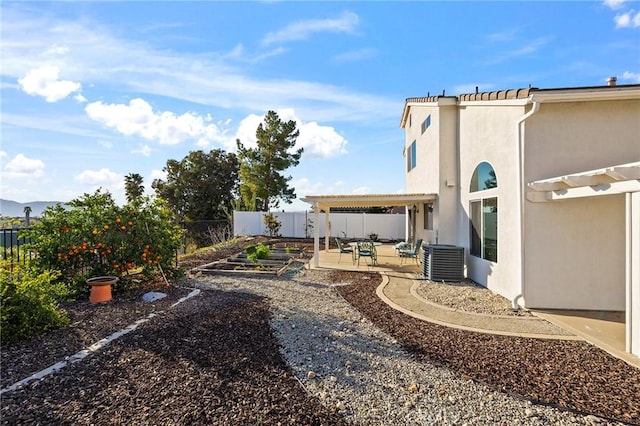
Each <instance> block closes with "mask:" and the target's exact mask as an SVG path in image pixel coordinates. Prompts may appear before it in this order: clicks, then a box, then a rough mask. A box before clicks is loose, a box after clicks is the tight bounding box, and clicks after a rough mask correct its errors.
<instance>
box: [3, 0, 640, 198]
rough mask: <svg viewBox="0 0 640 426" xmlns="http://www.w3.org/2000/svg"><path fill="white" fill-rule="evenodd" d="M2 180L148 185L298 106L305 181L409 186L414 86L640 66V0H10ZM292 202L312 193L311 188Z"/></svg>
mask: <svg viewBox="0 0 640 426" xmlns="http://www.w3.org/2000/svg"><path fill="white" fill-rule="evenodd" d="M0 13H1V18H0V19H1V40H0V47H1V58H0V59H1V66H0V70H1V71H0V72H1V76H0V96H1V100H0V108H1V114H0V124H1V126H2V127H1V129H0V130H1V134H0V137H1V146H0V161H1V165H0V173H1V176H0V177H1V181H0V190H1V195H0V197H2V198H5V199H11V200H15V201H19V202H28V201H36V200H44V201H52V200H55V201H68V200H70V199H72V198H75V197H77V196H79V195H82V194H83V193H87V192H93V191H94V190H95V189H96V188H98V187H102V188H104V189H107V190H109V191H110V192H111V193H112V194H113V195H114V197H115V198H116V200H117V201H118V202H120V203H122V202H124V189H123V180H124V176H125V175H126V174H128V173H139V174H140V175H142V176H143V177H144V180H145V182H144V183H145V186H146V187H147V189H148V192H151V182H152V181H153V179H154V178H157V177H162V168H163V167H164V165H165V164H166V161H167V160H168V159H176V160H180V159H182V158H184V157H185V156H186V155H187V154H188V152H189V151H193V150H198V149H202V150H205V151H208V150H210V149H214V148H222V149H226V150H231V151H234V150H235V140H236V138H239V139H240V140H241V141H242V142H243V143H244V144H245V145H251V144H253V143H255V129H256V127H257V125H258V123H259V122H260V120H261V119H262V117H263V116H264V114H265V113H266V112H267V111H268V110H275V111H277V112H278V114H279V115H280V117H281V118H283V119H286V120H288V119H295V120H296V121H297V123H298V128H299V129H300V137H299V139H298V146H303V147H304V148H305V152H304V154H303V157H302V160H301V162H300V165H299V166H297V167H295V168H293V169H291V170H289V171H287V173H288V174H290V175H291V176H293V179H292V181H291V183H292V185H293V186H294V187H295V189H296V192H297V195H298V197H301V196H304V195H305V194H351V193H397V192H404V185H405V183H404V158H403V155H402V150H403V144H404V133H403V130H402V129H400V127H399V123H400V116H401V113H402V108H403V105H404V100H405V99H406V98H408V97H417V96H426V95H427V93H428V92H430V93H431V94H437V93H442V91H443V90H445V91H446V93H447V94H448V95H454V94H460V93H468V92H472V91H474V90H475V86H479V89H480V90H481V91H491V90H501V89H509V88H519V87H527V86H528V85H529V84H531V85H532V86H534V87H539V88H552V87H573V86H593V85H604V84H606V83H605V82H606V79H607V77H609V76H617V77H618V84H637V83H640V2H637V1H620V0H616V1H614V0H609V1H606V2H596V1H589V2H573V1H572V2H482V1H477V2H427V1H425V2H391V1H388V2H386V1H385V2H382V1H379V2H364V1H354V2H340V1H331V2H285V1H267V2H231V1H228V2H213V1H198V2H186V1H181V2H177V1H176V2H171V1H164V2H147V1H130V2H111V1H105V2H89V1H82V2H73V1H64V2H62V1H59V2H30V1H20V2H11V1H6V0H5V1H3V2H2V3H1V6H0ZM284 207H285V209H287V210H303V209H305V208H307V207H308V205H306V204H305V203H302V202H301V201H299V200H298V201H296V202H294V204H292V205H288V206H284Z"/></svg>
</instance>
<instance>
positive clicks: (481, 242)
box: [469, 162, 498, 262]
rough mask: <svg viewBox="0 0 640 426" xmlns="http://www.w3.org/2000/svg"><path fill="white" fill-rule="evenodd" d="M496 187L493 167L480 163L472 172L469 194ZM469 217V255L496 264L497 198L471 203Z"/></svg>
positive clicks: (485, 198)
mask: <svg viewBox="0 0 640 426" xmlns="http://www.w3.org/2000/svg"><path fill="white" fill-rule="evenodd" d="M497 186H498V181H497V179H496V174H495V171H494V170H493V167H491V165H490V164H489V163H486V162H483V163H480V164H479V165H478V167H476V170H475V171H474V172H473V176H472V178H471V187H470V189H469V190H470V192H481V191H486V190H488V189H492V188H496V187H497ZM489 194H490V193H489ZM478 195H480V196H481V195H482V194H478ZM469 216H470V218H469V221H470V226H469V228H470V234H471V235H470V240H471V250H470V252H471V255H472V256H476V257H481V258H482V259H486V260H489V261H491V262H497V261H498V198H497V197H482V196H481V197H480V199H478V200H473V201H471V206H470V215H469Z"/></svg>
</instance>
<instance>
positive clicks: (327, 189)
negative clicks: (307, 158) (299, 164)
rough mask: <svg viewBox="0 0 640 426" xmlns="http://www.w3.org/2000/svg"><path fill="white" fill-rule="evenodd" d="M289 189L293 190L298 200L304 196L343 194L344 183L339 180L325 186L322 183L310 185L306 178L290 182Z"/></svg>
mask: <svg viewBox="0 0 640 426" xmlns="http://www.w3.org/2000/svg"><path fill="white" fill-rule="evenodd" d="M291 187H293V188H295V190H296V195H297V196H298V198H300V197H304V196H305V195H321V194H342V193H343V192H344V182H343V181H340V180H338V181H336V182H334V183H332V184H325V183H324V182H314V183H311V181H310V180H309V179H307V178H300V179H294V180H292V181H291Z"/></svg>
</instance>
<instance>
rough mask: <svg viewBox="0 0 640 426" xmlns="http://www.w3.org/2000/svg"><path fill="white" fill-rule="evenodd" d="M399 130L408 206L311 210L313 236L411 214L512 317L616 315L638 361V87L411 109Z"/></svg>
mask: <svg viewBox="0 0 640 426" xmlns="http://www.w3.org/2000/svg"><path fill="white" fill-rule="evenodd" d="M400 126H401V128H403V129H404V131H405V141H404V149H403V154H404V157H405V161H406V193H405V194H371V195H364V196H354V195H317V196H306V197H305V198H304V199H303V200H305V201H307V202H309V203H311V204H312V205H313V206H314V209H315V211H316V223H319V221H318V220H319V212H320V211H321V210H324V211H325V223H326V226H325V230H328V229H329V228H330V227H329V211H330V209H331V208H332V207H336V206H367V205H382V206H389V205H396V206H405V207H406V210H407V213H408V214H407V221H408V223H407V228H406V229H407V238H408V239H410V240H413V241H415V240H417V239H423V240H424V242H425V243H426V244H447V245H454V246H459V247H463V248H464V251H465V265H464V268H465V274H466V276H467V277H468V278H470V279H472V280H473V281H475V282H476V283H479V284H481V285H483V286H486V287H488V288H489V289H491V290H493V291H494V292H496V293H498V294H500V295H502V296H504V297H506V298H508V299H510V300H511V301H512V302H513V304H514V306H516V305H520V306H524V307H527V308H530V309H565V310H587V311H600V312H602V311H612V312H621V313H624V314H623V315H624V318H625V349H626V351H627V352H629V353H632V354H634V355H636V356H640V85H616V83H615V78H611V79H609V81H608V84H607V85H606V86H596V87H571V88H554V89H537V88H524V89H517V90H504V91H494V92H478V91H477V90H476V93H471V94H463V95H457V96H446V95H445V94H444V93H443V94H442V95H438V96H427V97H417V98H408V99H406V101H405V105H404V109H403V112H402V118H401V122H400ZM328 236H329V231H326V233H325V245H326V246H325V248H326V249H328V238H327V237H328ZM318 250H319V232H318V230H316V232H315V252H316V256H315V262H316V265H315V266H318V265H317V262H318V256H317V253H318Z"/></svg>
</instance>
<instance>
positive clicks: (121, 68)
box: [0, 8, 402, 123]
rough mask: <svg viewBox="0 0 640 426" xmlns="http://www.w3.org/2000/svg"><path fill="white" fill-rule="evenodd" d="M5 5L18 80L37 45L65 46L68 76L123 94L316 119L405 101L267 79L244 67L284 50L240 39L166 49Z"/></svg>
mask: <svg viewBox="0 0 640 426" xmlns="http://www.w3.org/2000/svg"><path fill="white" fill-rule="evenodd" d="M2 12H3V18H2V24H3V28H2V31H3V33H2V59H3V61H2V74H3V76H5V77H8V78H14V79H15V80H17V79H18V78H20V77H22V76H24V74H25V73H26V72H27V71H28V70H30V69H33V68H38V67H40V66H41V65H42V63H43V61H45V60H49V58H48V57H47V56H46V55H44V53H39V52H46V51H48V50H50V49H51V46H52V45H56V46H64V48H63V49H60V51H61V53H62V51H64V55H58V56H57V57H56V58H55V60H56V63H55V64H56V65H57V66H59V67H60V69H63V70H65V71H64V73H65V76H67V75H68V77H66V78H70V79H75V81H80V79H82V81H91V83H92V84H94V85H96V86H97V87H100V86H103V85H104V86H112V85H114V84H117V87H118V90H119V91H120V92H122V93H142V94H149V95H157V96H163V97H168V98H173V99H177V100H183V101H187V102H192V103H197V104H201V105H209V106H213V107H216V108H223V109H231V108H237V109H244V110H245V111H267V110H269V109H274V108H281V107H284V106H286V107H293V108H295V110H296V111H297V112H298V113H299V114H300V115H301V116H308V117H311V116H312V117H313V119H314V120H317V121H319V122H323V121H325V122H326V121H351V122H360V123H362V122H376V123H377V122H379V121H380V120H394V121H395V120H396V119H397V111H398V109H401V106H402V104H401V102H399V101H398V99H397V97H386V96H379V95H372V94H368V93H363V92H357V91H353V90H351V89H348V88H345V87H340V86H335V85H331V84H325V83H320V82H316V81H305V80H295V79H288V78H271V79H265V78H256V77H253V76H251V75H248V74H247V73H248V72H249V70H251V69H252V68H248V67H246V64H245V62H246V61H256V60H260V59H261V58H260V56H259V55H268V54H279V53H281V52H282V51H281V50H278V49H276V50H275V51H272V52H267V53H264V52H259V53H258V54H257V55H254V56H255V57H253V58H252V57H251V55H247V58H242V56H245V55H246V53H245V52H244V50H243V48H242V47H241V46H238V47H237V48H236V49H234V50H233V51H232V52H231V54H230V53H229V52H209V53H208V54H207V55H202V54H200V53H188V52H176V51H167V49H164V48H163V47H162V46H160V47H156V46H154V44H153V43H154V42H155V39H152V38H150V39H148V40H147V41H140V40H135V41H133V40H129V39H124V38H121V37H120V36H119V34H120V32H117V31H114V30H112V28H111V27H109V26H107V25H104V24H102V23H100V22H97V21H93V20H73V21H70V20H62V19H52V18H51V15H49V14H38V13H36V12H33V13H32V12H29V11H26V10H24V9H22V10H17V9H15V8H14V9H7V10H4V9H3V11H2ZM343 16H345V15H343ZM346 16H349V15H348V14H347V15H346ZM354 18H355V15H354ZM338 21H339V20H338ZM345 21H349V19H346V20H345ZM336 28H340V26H339V25H338V26H336ZM349 28H352V27H349V26H348V25H346V26H343V30H347V29H349ZM67 49H68V50H67ZM54 50H56V49H54ZM25 52H29V53H28V54H25ZM234 54H235V55H236V56H240V58H239V59H240V61H239V62H241V64H240V66H236V65H235V63H236V62H238V59H237V58H235V57H234ZM262 58H264V56H263V57H262ZM0 84H2V83H0Z"/></svg>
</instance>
